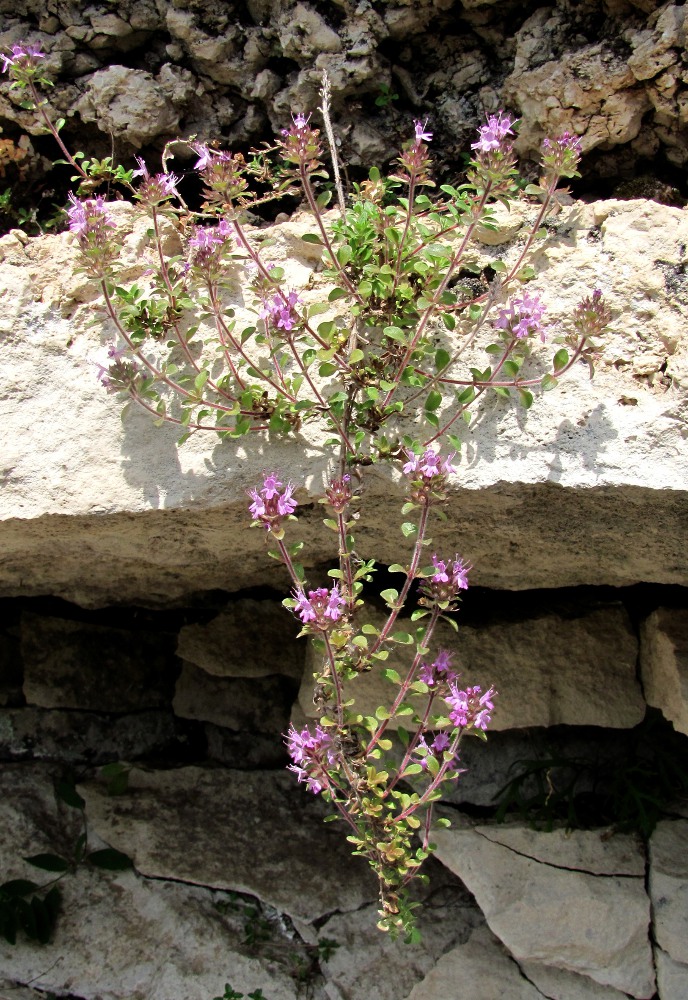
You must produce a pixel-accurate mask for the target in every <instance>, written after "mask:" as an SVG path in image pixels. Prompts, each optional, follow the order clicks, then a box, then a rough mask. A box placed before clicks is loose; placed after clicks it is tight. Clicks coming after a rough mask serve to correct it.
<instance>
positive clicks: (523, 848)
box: [434, 827, 655, 1000]
mask: <svg viewBox="0 0 688 1000" xmlns="http://www.w3.org/2000/svg"><path fill="white" fill-rule="evenodd" d="M508 830H509V828H506V830H504V829H499V830H497V831H495V830H494V828H492V827H487V828H484V827H476V828H475V829H467V828H466V829H452V830H440V831H438V832H437V834H436V835H435V837H434V839H435V841H436V843H437V845H438V851H437V857H438V859H439V860H440V861H442V863H443V864H446V865H447V866H448V867H449V868H450V869H451V870H452V871H453V872H455V873H456V874H457V875H458V876H459V877H460V878H461V879H462V881H463V882H464V883H465V884H466V886H467V887H468V888H469V889H470V890H471V892H472V893H473V894H474V895H475V897H476V900H477V902H478V905H479V906H480V908H481V910H482V911H483V913H484V914H485V919H486V920H487V923H488V925H489V927H490V929H491V930H492V931H493V932H494V933H495V934H496V935H497V937H498V938H499V939H500V940H501V941H502V943H503V944H504V945H505V946H506V947H507V948H508V950H509V951H510V952H511V954H512V955H513V956H514V958H515V959H516V960H517V961H519V962H521V961H523V962H531V963H532V962H536V963H541V964H543V965H546V966H549V967H553V968H556V969H563V970H565V971H568V972H573V973H576V974H577V975H581V976H587V977H589V978H590V979H592V980H594V981H595V982H596V983H599V984H600V985H602V986H611V987H612V988H614V989H616V990H619V991H621V992H622V993H627V994H630V995H631V996H633V997H636V998H638V1000H640V998H642V1000H649V998H650V997H652V996H653V994H654V992H655V980H654V971H653V964H652V952H651V946H650V940H649V933H648V929H649V923H650V901H649V899H648V897H647V896H646V894H645V889H644V876H643V874H640V875H636V874H629V858H628V851H629V844H628V841H624V842H623V843H622V846H621V848H619V847H618V846H614V844H613V840H612V841H611V842H609V843H607V842H605V841H604V840H603V839H602V837H601V836H600V834H599V832H597V833H596V832H593V831H590V832H588V833H583V832H580V833H579V834H578V835H577V836H576V838H575V840H574V842H573V844H567V836H566V834H565V832H564V831H562V830H559V831H554V832H553V833H535V832H533V831H529V830H525V831H518V828H516V830H513V829H512V832H511V833H509V832H507V831H508ZM510 836H515V838H516V839H515V841H514V846H509V843H508V842H509V837H510ZM586 840H587V841H588V843H587V844H586V846H585V848H582V843H583V842H585V841H586ZM498 841H502V842H498ZM610 845H611V846H610ZM636 853H637V852H636ZM619 854H620V855H621V856H620V857H619ZM538 856H539V858H540V860H538ZM569 865H570V867H569ZM630 865H631V870H632V868H633V861H632V860H630Z"/></svg>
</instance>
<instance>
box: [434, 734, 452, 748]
mask: <svg viewBox="0 0 688 1000" xmlns="http://www.w3.org/2000/svg"><path fill="white" fill-rule="evenodd" d="M450 746H451V740H450V739H449V737H448V736H447V734H446V733H438V734H437V736H436V737H435V739H434V740H433V741H432V749H433V752H434V753H444V751H445V750H448V749H449V747H450Z"/></svg>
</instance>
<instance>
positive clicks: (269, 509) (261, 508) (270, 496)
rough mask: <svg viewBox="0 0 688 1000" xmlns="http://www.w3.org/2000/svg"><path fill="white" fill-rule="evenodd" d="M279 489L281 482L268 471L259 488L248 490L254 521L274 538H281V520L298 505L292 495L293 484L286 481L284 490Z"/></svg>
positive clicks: (282, 531)
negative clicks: (261, 486)
mask: <svg viewBox="0 0 688 1000" xmlns="http://www.w3.org/2000/svg"><path fill="white" fill-rule="evenodd" d="M281 490H282V483H281V482H280V480H279V479H278V478H277V476H276V475H275V474H274V473H270V474H269V475H266V476H265V479H264V480H263V488H262V489H261V490H257V489H252V490H249V491H248V495H249V496H250V497H251V499H252V501H253V503H252V504H251V505H250V506H249V511H250V513H251V517H252V518H253V521H254V523H257V524H262V525H263V526H264V527H265V528H266V530H267V531H270V532H272V534H273V535H274V536H275V537H276V538H282V536H283V535H284V529H283V528H282V521H283V520H284V519H285V518H287V517H290V516H291V515H292V514H293V513H294V511H295V510H296V508H297V507H298V504H297V502H296V500H294V497H293V492H294V486H293V484H292V483H287V486H286V487H285V488H284V491H283V492H280V491H281Z"/></svg>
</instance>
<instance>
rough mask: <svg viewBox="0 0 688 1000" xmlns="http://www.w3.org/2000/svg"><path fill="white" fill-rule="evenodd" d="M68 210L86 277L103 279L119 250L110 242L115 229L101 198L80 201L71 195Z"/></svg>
mask: <svg viewBox="0 0 688 1000" xmlns="http://www.w3.org/2000/svg"><path fill="white" fill-rule="evenodd" d="M69 200H70V202H71V205H70V207H69V208H68V209H67V217H68V219H69V231H70V233H73V234H74V235H75V236H76V237H77V239H78V241H79V249H80V251H81V255H82V259H83V261H84V265H85V269H86V271H87V273H88V274H89V275H90V276H91V277H93V278H103V277H105V274H106V273H107V271H108V270H109V269H110V267H111V265H112V263H113V262H114V260H115V259H116V257H117V255H118V253H119V248H118V247H117V246H116V245H115V243H114V241H113V240H112V238H111V230H113V229H116V228H117V226H116V223H115V222H114V221H113V220H112V217H111V216H110V214H109V212H108V210H107V208H106V206H105V199H104V198H103V196H102V195H98V197H97V198H88V199H86V201H79V200H78V198H75V197H74V195H73V194H72V193H71V192H70V194H69Z"/></svg>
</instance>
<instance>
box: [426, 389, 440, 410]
mask: <svg viewBox="0 0 688 1000" xmlns="http://www.w3.org/2000/svg"><path fill="white" fill-rule="evenodd" d="M441 402H442V393H441V392H438V391H437V389H432V390H431V392H429V393H428V398H427V399H426V400H425V410H426V412H428V411H430V412H432V410H436V409H437V407H438V406H439V405H440V403H441Z"/></svg>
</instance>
